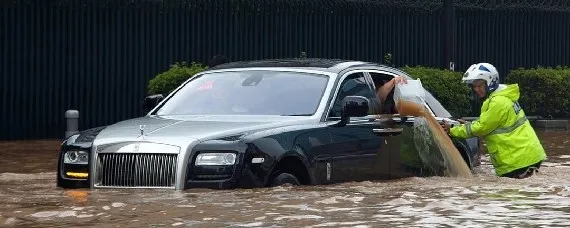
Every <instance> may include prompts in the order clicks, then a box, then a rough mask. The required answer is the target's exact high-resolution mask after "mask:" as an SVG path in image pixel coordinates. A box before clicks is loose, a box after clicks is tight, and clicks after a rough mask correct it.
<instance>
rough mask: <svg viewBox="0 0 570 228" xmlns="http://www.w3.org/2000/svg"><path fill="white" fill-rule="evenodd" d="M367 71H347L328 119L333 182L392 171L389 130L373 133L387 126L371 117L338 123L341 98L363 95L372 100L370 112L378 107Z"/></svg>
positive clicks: (362, 178)
mask: <svg viewBox="0 0 570 228" xmlns="http://www.w3.org/2000/svg"><path fill="white" fill-rule="evenodd" d="M367 76H368V75H367V74H366V72H365V71H354V72H349V73H346V74H345V75H344V76H343V77H342V78H341V81H340V86H339V87H338V89H337V91H336V94H335V98H334V99H333V100H332V104H331V106H330V111H329V113H328V117H327V122H328V123H329V124H330V126H329V131H330V133H331V140H332V147H331V151H330V153H331V157H332V167H331V171H332V174H331V182H333V183H338V182H346V181H363V180H374V179H381V178H386V177H388V176H389V174H390V151H389V147H388V146H387V145H388V143H387V139H388V137H390V136H389V135H390V134H389V133H374V129H382V128H386V127H385V126H382V124H379V123H377V122H375V121H370V119H369V118H368V117H358V118H354V117H353V118H351V119H350V121H349V122H348V123H347V125H344V126H338V125H337V124H336V123H337V122H338V121H339V119H340V109H341V106H342V99H343V98H344V97H346V96H363V97H366V98H368V99H369V101H370V103H371V106H372V107H371V110H370V112H371V113H374V112H375V111H376V110H377V107H375V104H377V102H378V100H377V98H376V95H375V92H374V90H373V86H372V85H371V83H370V79H369V78H367Z"/></svg>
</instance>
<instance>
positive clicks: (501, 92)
mask: <svg viewBox="0 0 570 228" xmlns="http://www.w3.org/2000/svg"><path fill="white" fill-rule="evenodd" d="M519 97H520V92H519V86H518V84H512V85H506V86H505V85H501V86H500V87H499V89H497V90H496V91H495V92H493V93H491V94H490V95H489V98H487V99H486V100H485V101H484V102H483V105H482V107H481V115H480V116H479V118H478V119H477V120H475V121H473V122H471V123H467V124H462V125H459V126H455V127H452V128H451V130H450V134H451V136H452V137H457V138H471V137H475V136H476V137H485V139H486V140H487V149H488V152H489V155H490V157H491V162H492V164H493V166H494V167H495V172H496V173H497V175H499V176H501V175H503V174H506V173H509V172H511V171H513V170H516V169H520V168H524V167H527V166H529V165H532V164H535V163H537V162H539V161H542V160H544V159H545V158H546V153H545V151H544V148H543V147H542V145H541V143H540V141H539V139H538V137H537V136H536V133H535V131H534V129H533V128H532V126H531V125H530V122H529V121H528V120H527V118H526V115H525V113H524V111H523V110H522V108H521V107H520V105H519V103H518V99H519Z"/></svg>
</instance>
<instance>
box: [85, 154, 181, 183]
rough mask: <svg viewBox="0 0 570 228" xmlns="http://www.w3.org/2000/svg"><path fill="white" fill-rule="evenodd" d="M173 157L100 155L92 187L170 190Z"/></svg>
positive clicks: (174, 158) (173, 173) (174, 157)
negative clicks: (160, 188)
mask: <svg viewBox="0 0 570 228" xmlns="http://www.w3.org/2000/svg"><path fill="white" fill-rule="evenodd" d="M177 160H178V156H177V154H151V153H128V154H126V153H100V154H98V156H97V164H96V167H95V168H96V177H97V179H96V182H95V187H174V184H175V180H176V179H175V177H176V165H177Z"/></svg>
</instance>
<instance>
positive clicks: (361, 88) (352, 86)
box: [329, 72, 376, 117]
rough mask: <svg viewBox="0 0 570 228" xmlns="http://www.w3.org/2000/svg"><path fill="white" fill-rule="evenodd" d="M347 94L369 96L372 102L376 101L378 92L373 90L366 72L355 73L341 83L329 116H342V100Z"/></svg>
mask: <svg viewBox="0 0 570 228" xmlns="http://www.w3.org/2000/svg"><path fill="white" fill-rule="evenodd" d="M346 96H363V97H366V98H368V100H369V101H370V102H371V103H374V102H375V99H376V93H374V92H373V90H372V88H371V85H370V84H369V83H368V81H367V80H366V77H365V75H364V73H362V72H358V73H353V74H351V75H349V76H348V77H346V78H345V79H344V81H342V83H341V85H340V89H339V91H338V94H337V95H336V99H335V100H334V104H333V106H332V108H331V111H330V114H329V117H340V110H341V108H342V100H343V99H344V98H345V97H346ZM370 105H371V106H372V104H370Z"/></svg>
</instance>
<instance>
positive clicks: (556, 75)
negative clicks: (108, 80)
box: [505, 67, 570, 117]
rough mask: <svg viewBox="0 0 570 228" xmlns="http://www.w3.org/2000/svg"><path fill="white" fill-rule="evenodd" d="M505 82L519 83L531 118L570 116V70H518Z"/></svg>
mask: <svg viewBox="0 0 570 228" xmlns="http://www.w3.org/2000/svg"><path fill="white" fill-rule="evenodd" d="M505 82H506V83H507V84H514V83H518V84H519V88H520V90H521V97H520V99H519V102H520V104H521V106H522V108H523V110H524V111H525V113H526V114H527V115H531V116H534V115H539V116H542V117H570V67H556V68H550V67H549V68H544V67H537V68H531V69H524V68H519V69H514V70H511V71H510V72H509V74H508V75H507V77H506V80H505Z"/></svg>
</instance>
